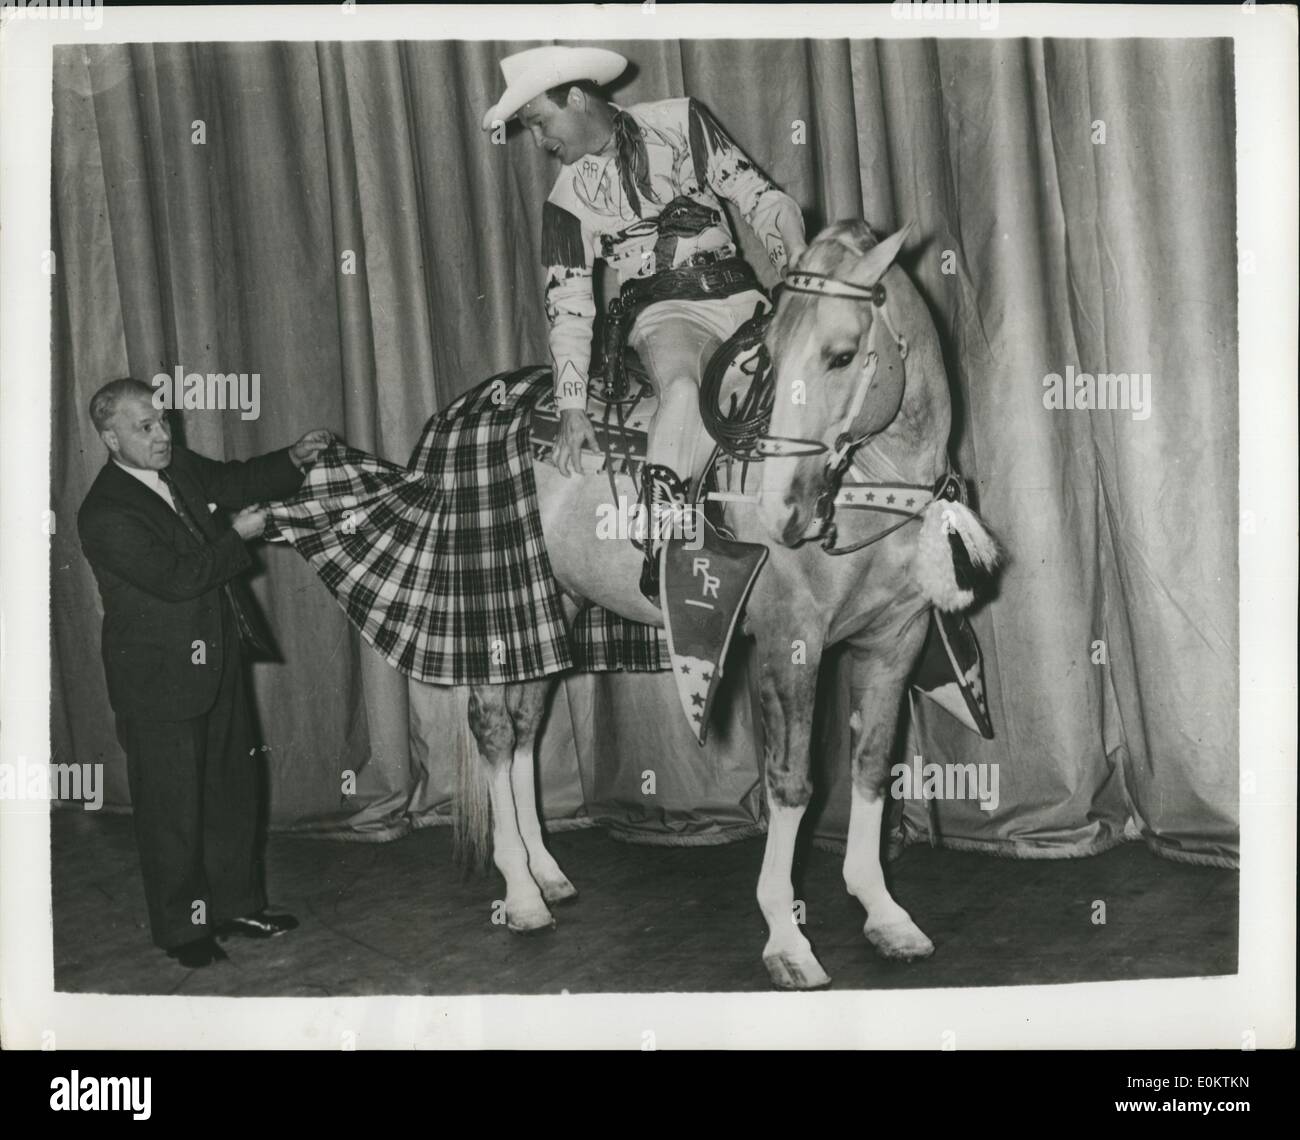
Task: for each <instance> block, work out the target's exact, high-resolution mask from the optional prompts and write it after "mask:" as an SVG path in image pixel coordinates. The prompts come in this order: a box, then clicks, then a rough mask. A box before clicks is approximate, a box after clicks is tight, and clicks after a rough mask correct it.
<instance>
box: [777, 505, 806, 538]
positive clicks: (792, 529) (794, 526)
mask: <svg viewBox="0 0 1300 1140" xmlns="http://www.w3.org/2000/svg"><path fill="white" fill-rule="evenodd" d="M801 537H803V511H802V510H801V509H800V508H799V507H795V509H794V510H793V511H791V512H790V517H789V518H788V519H787V520H786V524H785V526H784V527H783V528H782V530H781V542H782V543H783V544H784V545H786V546H794V545H795V543H797V542H798V541H799V539H800V538H801Z"/></svg>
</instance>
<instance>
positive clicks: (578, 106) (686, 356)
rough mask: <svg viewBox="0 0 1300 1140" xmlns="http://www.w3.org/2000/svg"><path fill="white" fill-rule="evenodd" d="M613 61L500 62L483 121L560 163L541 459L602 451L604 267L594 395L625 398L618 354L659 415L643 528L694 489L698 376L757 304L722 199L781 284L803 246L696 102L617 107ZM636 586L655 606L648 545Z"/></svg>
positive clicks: (554, 197) (577, 464)
mask: <svg viewBox="0 0 1300 1140" xmlns="http://www.w3.org/2000/svg"><path fill="white" fill-rule="evenodd" d="M627 62H628V61H627V60H626V59H625V58H624V57H623V56H621V55H619V54H617V53H616V52H611V51H605V50H602V49H598V48H574V47H558V46H551V47H540V48H532V49H530V50H528V51H523V52H520V53H518V54H516V55H512V56H508V57H507V58H506V59H504V60H502V62H501V70H502V73H503V75H504V76H505V79H506V84H507V86H506V90H505V92H504V93H503V94H502V96H501V98H500V99H499V100H498V101H497V103H496V105H495V106H493V107H492V108H491V109H490V110H489V111H488V112H487V114H486V115H485V116H484V117H483V129H484V130H490V129H492V128H493V127H494V125H500V124H501V123H504V122H505V121H507V120H509V119H510V118H511V117H514V116H518V118H519V121H520V122H521V123H522V124H523V126H524V127H525V128H526V129H527V130H528V131H529V132H530V133H531V134H532V136H533V139H534V141H535V143H536V144H537V146H538V147H540V148H542V149H543V150H545V151H546V152H547V153H549V154H551V155H553V156H554V157H556V158H557V159H558V160H559V161H560V164H561V169H560V173H559V177H558V178H557V179H556V182H555V186H554V188H553V189H552V190H551V193H550V195H549V197H548V199H547V201H546V204H545V206H544V207H543V213H542V260H543V262H544V265H545V270H546V286H545V289H546V315H547V319H548V321H549V324H550V332H549V344H550V354H551V362H552V367H553V374H554V383H555V401H556V407H557V408H558V409H559V415H560V421H561V422H560V431H559V437H558V439H557V441H556V447H555V453H554V460H555V464H556V467H557V468H558V469H559V470H560V472H561V473H562V474H564V475H566V476H567V475H568V474H570V472H571V471H578V472H581V470H582V467H581V460H580V453H581V451H582V448H583V445H584V444H585V445H587V446H588V447H589V448H591V449H592V450H595V451H600V450H601V448H600V445H599V443H598V441H597V439H596V434H595V432H594V430H593V427H592V422H591V419H590V417H589V415H588V411H587V397H588V389H587V385H588V375H589V366H590V362H591V342H592V328H593V322H594V319H595V316H596V303H595V298H594V293H593V288H592V271H593V265H594V262H595V261H596V260H597V259H600V260H603V261H604V262H605V263H606V265H608V266H609V267H610V268H612V269H613V270H614V271H615V272H616V273H617V274H618V277H619V281H620V283H621V290H620V294H619V297H618V299H617V300H616V301H615V302H614V303H613V305H611V308H610V313H609V315H608V317H607V322H606V337H605V341H606V343H605V361H606V388H605V395H606V397H607V398H611V399H614V400H621V399H623V398H624V396H625V395H626V392H625V373H624V364H623V349H624V347H625V345H626V346H627V347H630V348H632V349H633V350H635V352H636V353H637V355H638V357H639V358H640V360H641V362H642V365H643V366H644V368H645V370H646V372H647V373H648V376H649V379H650V383H651V385H652V387H653V389H654V391H655V395H656V396H657V397H658V401H659V406H658V411H657V413H656V416H655V419H654V421H653V423H652V424H651V428H650V438H649V447H648V453H647V465H646V468H645V473H644V475H643V478H642V499H643V505H644V507H645V509H646V511H647V512H648V514H649V517H651V518H655V517H656V516H657V514H658V513H659V510H660V509H661V507H662V506H664V505H665V504H673V503H677V504H680V503H682V502H683V501H684V500H685V498H686V488H687V486H688V484H689V483H690V482H691V480H693V479H699V478H700V476H701V474H702V468H703V466H704V464H705V462H706V460H707V458H708V453H709V450H710V447H709V441H708V439H707V435H706V433H705V431H704V427H703V424H702V422H701V419H700V414H699V383H700V377H701V375H702V373H703V371H704V368H705V366H706V365H707V363H708V361H709V359H710V357H711V356H712V355H713V353H714V352H715V351H716V350H717V349H718V348H719V347H720V346H721V345H722V343H723V342H724V341H726V340H727V338H728V337H730V336H731V334H732V333H733V332H735V330H736V329H737V328H739V327H740V325H741V324H743V323H744V322H745V321H746V320H747V319H748V318H750V317H751V316H753V315H754V312H755V309H756V306H759V305H765V303H766V298H765V296H764V294H763V292H762V286H761V284H760V283H759V280H758V278H757V277H756V276H755V274H754V271H753V269H752V268H751V267H750V266H749V265H748V264H747V263H746V262H745V261H744V260H743V259H742V258H741V257H740V256H739V254H738V252H737V248H736V242H735V239H734V235H733V234H732V232H731V228H730V225H729V224H728V221H727V217H726V214H725V213H724V211H723V208H722V204H721V202H720V198H726V199H728V200H729V201H731V202H733V203H734V204H735V205H736V207H737V208H738V209H739V211H740V213H741V215H742V216H743V217H744V218H745V220H746V222H747V223H748V224H749V226H750V228H751V229H752V230H753V231H754V233H755V234H756V235H757V236H758V238H759V240H760V241H761V242H762V244H763V246H764V248H765V249H766V250H767V254H768V257H769V259H770V260H771V262H772V264H773V265H774V266H775V267H776V269H777V270H779V271H781V272H782V273H784V271H785V269H786V266H787V265H788V264H792V263H793V262H794V260H795V259H796V258H797V257H798V255H799V254H800V253H801V252H802V250H803V248H804V246H805V244H806V239H805V236H804V228H803V217H802V215H801V214H800V212H799V207H798V205H797V204H796V203H795V202H794V200H793V199H792V198H790V197H789V196H788V195H786V194H784V193H782V192H781V191H780V190H779V189H777V187H776V186H774V185H773V184H772V183H771V182H770V181H769V180H768V179H767V178H765V177H764V176H763V175H762V174H761V173H760V172H759V171H758V170H757V168H756V167H755V166H754V164H753V163H752V162H751V161H750V160H749V159H748V158H747V157H746V156H745V154H744V153H743V152H742V151H741V150H740V148H739V147H737V146H736V144H735V142H733V141H732V139H731V138H730V137H729V136H728V135H727V133H726V132H725V131H724V130H723V128H722V127H721V126H720V125H719V124H718V122H717V120H716V119H714V118H713V116H712V115H711V114H710V113H709V112H708V110H706V109H705V108H704V107H703V106H702V105H701V104H699V103H697V102H696V101H695V100H694V99H689V98H685V99H664V100H659V101H656V102H652V103H641V104H637V105H636V106H633V107H630V108H623V107H620V106H618V105H617V104H614V103H611V102H609V101H608V100H607V99H606V98H605V97H604V95H603V93H602V89H603V86H604V85H606V84H608V83H610V82H612V81H613V80H614V79H616V78H617V77H618V76H619V75H620V74H622V72H623V70H624V69H625V68H626V67H627ZM645 551H646V560H645V564H644V567H643V572H642V579H641V589H642V592H643V593H645V594H646V596H647V597H648V598H650V599H651V600H652V601H655V602H656V603H657V602H658V601H659V586H658V558H657V554H658V550H657V547H656V544H655V543H653V542H650V541H647V542H646V544H645Z"/></svg>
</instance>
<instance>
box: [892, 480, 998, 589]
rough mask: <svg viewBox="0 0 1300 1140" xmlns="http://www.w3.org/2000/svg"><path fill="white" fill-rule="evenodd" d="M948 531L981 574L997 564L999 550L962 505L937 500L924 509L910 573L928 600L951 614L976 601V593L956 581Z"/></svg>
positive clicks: (990, 536)
mask: <svg viewBox="0 0 1300 1140" xmlns="http://www.w3.org/2000/svg"><path fill="white" fill-rule="evenodd" d="M949 534H955V535H956V536H957V538H958V539H959V540H960V541H961V543H962V545H963V546H964V547H965V548H966V555H967V557H968V558H969V559H970V563H971V566H972V568H973V569H975V570H978V571H981V572H983V573H989V572H991V571H992V570H993V569H994V568H995V567H996V566H997V564H998V561H999V559H1000V557H1001V552H1000V551H999V550H998V544H997V540H996V539H994V537H993V535H992V534H990V533H989V531H988V528H987V527H985V525H984V524H983V523H982V522H981V521H980V519H979V516H978V515H977V514H976V513H975V512H974V511H972V510H971V509H970V508H969V507H967V506H965V505H964V504H962V503H957V502H951V501H949V500H947V499H936V500H935V501H934V502H932V503H930V504H929V506H927V507H926V508H925V511H924V513H923V515H922V519H921V534H920V537H919V538H918V539H917V542H916V554H915V556H914V558H913V562H912V569H913V574H914V576H915V578H916V584H917V586H918V587H919V588H920V590H921V593H922V594H923V595H924V596H925V597H926V598H927V599H929V600H930V601H931V602H933V603H934V604H935V605H936V606H938V607H939V609H941V610H943V611H945V612H946V613H953V612H956V611H958V610H964V609H967V608H969V607H970V605H971V604H972V603H973V602H974V601H975V593H974V591H972V590H969V589H965V588H963V587H962V586H960V585H958V583H957V577H956V574H955V573H954V572H953V563H952V546H951V545H950V543H949V541H948V536H949Z"/></svg>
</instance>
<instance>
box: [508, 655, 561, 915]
mask: <svg viewBox="0 0 1300 1140" xmlns="http://www.w3.org/2000/svg"><path fill="white" fill-rule="evenodd" d="M550 687H551V682H550V681H549V680H543V681H526V682H522V683H520V684H517V685H511V686H510V687H509V691H508V694H507V702H508V706H509V710H510V720H511V723H512V724H513V725H514V733H515V740H514V757H513V761H512V763H511V765H510V786H511V789H512V791H513V792H514V801H515V815H516V818H517V819H518V822H519V834H520V837H521V838H522V839H523V843H524V850H525V851H526V852H527V855H528V870H529V871H530V872H531V873H532V876H533V879H534V881H535V882H536V883H537V885H538V887H540V888H541V891H542V897H543V898H544V899H545V900H546V901H547V902H548V903H551V904H552V905H554V904H555V903H560V902H566V901H568V900H569V899H573V898H576V897H577V895H578V889H577V887H575V886H574V885H573V884H572V883H571V882H569V879H568V877H567V876H566V875H565V873H564V872H563V871H561V870H560V865H559V864H558V863H557V862H556V861H555V857H554V856H553V855H552V854H551V853H550V852H549V851H547V850H546V841H545V840H544V839H543V837H542V824H541V819H540V818H539V816H538V812H537V780H536V758H535V756H534V752H535V751H536V745H537V729H538V726H539V725H540V724H541V722H542V714H543V713H544V712H545V709H546V694H547V692H548V691H549V690H550Z"/></svg>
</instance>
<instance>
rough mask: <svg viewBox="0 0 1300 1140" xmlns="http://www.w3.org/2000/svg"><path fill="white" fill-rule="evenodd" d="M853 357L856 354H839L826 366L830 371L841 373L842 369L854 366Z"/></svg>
mask: <svg viewBox="0 0 1300 1140" xmlns="http://www.w3.org/2000/svg"><path fill="white" fill-rule="evenodd" d="M853 357H854V353H852V352H837V353H836V354H835V355H834V356H832V357H831V358H830V360H829V361H827V364H826V366H827V368H829V369H830V371H832V372H838V371H840V369H842V368H847V367H848V366H849V365H850V364H852V363H853Z"/></svg>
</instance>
